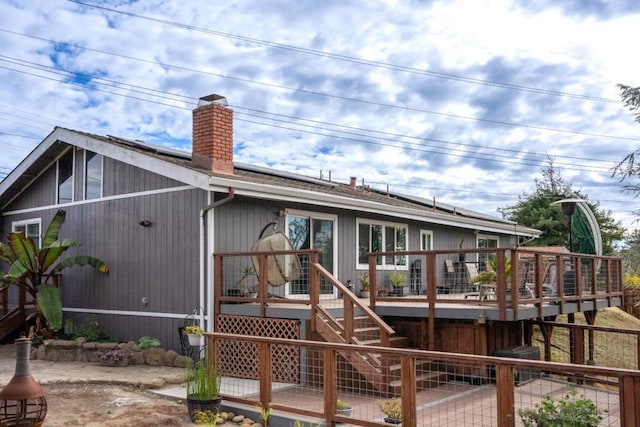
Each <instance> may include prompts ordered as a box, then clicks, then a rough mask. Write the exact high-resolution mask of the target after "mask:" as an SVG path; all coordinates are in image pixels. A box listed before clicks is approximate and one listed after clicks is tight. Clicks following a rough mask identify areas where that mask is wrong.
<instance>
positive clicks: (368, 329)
mask: <svg viewBox="0 0 640 427" xmlns="http://www.w3.org/2000/svg"><path fill="white" fill-rule="evenodd" d="M379 330H380V328H379V327H378V326H368V327H366V328H354V329H353V332H355V333H364V332H378V331H379Z"/></svg>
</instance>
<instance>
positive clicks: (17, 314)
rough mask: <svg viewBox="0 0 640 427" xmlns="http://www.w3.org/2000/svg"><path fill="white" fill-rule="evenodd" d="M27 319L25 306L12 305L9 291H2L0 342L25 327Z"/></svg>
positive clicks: (0, 293)
mask: <svg viewBox="0 0 640 427" xmlns="http://www.w3.org/2000/svg"><path fill="white" fill-rule="evenodd" d="M26 318H27V313H26V311H25V307H24V305H18V306H13V305H10V304H9V291H8V289H7V288H4V289H0V341H1V340H3V339H5V338H6V337H8V336H9V335H11V334H12V333H14V332H15V331H16V330H18V329H20V328H22V327H24V325H25V323H26Z"/></svg>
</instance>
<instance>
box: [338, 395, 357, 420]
mask: <svg viewBox="0 0 640 427" xmlns="http://www.w3.org/2000/svg"><path fill="white" fill-rule="evenodd" d="M352 411H353V407H352V406H351V405H350V404H348V403H347V402H345V401H344V400H340V399H338V400H337V401H336V413H337V414H338V415H344V416H345V417H350V416H351V412H352Z"/></svg>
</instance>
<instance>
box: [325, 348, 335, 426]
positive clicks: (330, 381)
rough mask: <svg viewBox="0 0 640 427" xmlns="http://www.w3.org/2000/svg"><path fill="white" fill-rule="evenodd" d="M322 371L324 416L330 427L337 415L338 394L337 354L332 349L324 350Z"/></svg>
mask: <svg viewBox="0 0 640 427" xmlns="http://www.w3.org/2000/svg"><path fill="white" fill-rule="evenodd" d="M322 365H323V366H322V369H323V371H324V372H323V376H324V378H323V379H324V414H325V417H326V418H325V421H326V423H327V425H328V426H333V425H335V423H334V422H333V414H335V413H336V403H337V399H338V396H337V393H336V381H337V376H336V371H337V366H336V353H335V351H333V350H332V349H330V348H325V349H323V350H322Z"/></svg>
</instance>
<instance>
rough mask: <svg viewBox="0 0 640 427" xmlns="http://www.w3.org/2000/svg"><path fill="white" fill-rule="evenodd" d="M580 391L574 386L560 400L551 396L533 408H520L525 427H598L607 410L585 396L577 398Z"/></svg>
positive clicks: (519, 411)
mask: <svg viewBox="0 0 640 427" xmlns="http://www.w3.org/2000/svg"><path fill="white" fill-rule="evenodd" d="M577 394H578V392H577V391H576V389H575V388H572V389H571V390H570V391H569V393H567V395H566V396H565V397H564V398H562V399H558V400H553V399H552V398H551V397H549V396H545V397H544V399H542V403H540V404H539V405H538V404H536V405H535V407H534V408H533V409H519V410H518V415H519V416H520V419H521V420H522V424H523V425H524V427H553V426H559V427H562V426H572V427H596V426H598V425H599V424H600V422H601V421H602V414H603V413H604V412H605V411H602V410H600V409H598V407H597V406H596V405H595V403H593V402H592V401H591V400H589V399H587V398H585V397H584V396H582V397H580V398H576V396H577Z"/></svg>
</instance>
